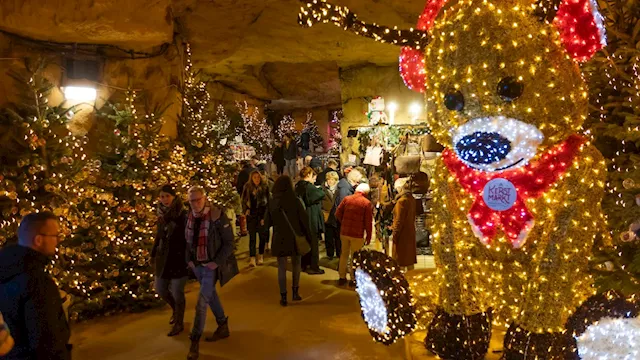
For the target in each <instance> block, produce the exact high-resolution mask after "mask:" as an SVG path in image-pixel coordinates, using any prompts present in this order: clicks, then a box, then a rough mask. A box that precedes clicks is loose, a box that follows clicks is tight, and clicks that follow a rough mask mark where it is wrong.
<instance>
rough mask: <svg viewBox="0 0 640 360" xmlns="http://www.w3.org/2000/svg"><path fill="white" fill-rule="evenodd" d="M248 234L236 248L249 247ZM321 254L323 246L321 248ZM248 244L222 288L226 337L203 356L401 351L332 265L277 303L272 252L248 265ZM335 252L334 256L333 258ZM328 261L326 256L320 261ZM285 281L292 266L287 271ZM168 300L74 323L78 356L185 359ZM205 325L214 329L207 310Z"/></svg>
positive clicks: (368, 357) (359, 356) (371, 355)
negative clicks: (371, 329)
mask: <svg viewBox="0 0 640 360" xmlns="http://www.w3.org/2000/svg"><path fill="white" fill-rule="evenodd" d="M246 242H247V240H246V238H245V239H243V241H242V243H241V245H240V249H241V251H242V249H247V245H246ZM321 254H322V253H321ZM246 256H247V252H241V253H240V254H239V255H238V257H239V262H240V265H241V268H242V273H241V274H240V275H238V276H237V277H236V278H234V279H233V280H232V281H231V282H230V283H229V284H228V285H226V286H225V287H224V289H222V290H221V291H220V295H221V298H222V303H223V305H224V308H225V311H226V313H227V316H229V322H230V329H231V337H230V338H228V339H226V340H223V341H221V342H219V343H215V344H214V343H207V342H202V344H201V348H200V352H201V356H200V359H201V360H222V359H228V360H242V359H278V360H285V359H291V360H305V359H318V360H331V359H336V360H338V359H340V360H377V359H380V360H390V359H403V358H404V349H403V344H402V342H400V343H398V344H395V345H393V346H391V347H386V346H384V345H380V344H376V343H374V342H373V340H372V339H371V337H370V335H369V333H368V330H367V327H366V325H365V324H364V322H363V321H362V319H361V317H360V310H359V304H358V298H357V295H356V293H355V291H352V290H347V289H341V288H338V287H336V285H335V279H337V277H338V276H337V273H336V272H335V271H333V270H327V273H326V274H325V275H322V276H309V275H306V274H303V275H302V279H301V287H300V293H301V295H302V297H303V298H304V300H303V301H302V302H300V303H296V304H291V303H290V306H288V307H286V308H283V307H281V306H280V305H279V290H278V285H277V269H276V267H275V259H273V258H268V259H267V263H266V264H265V266H261V267H258V268H255V269H247V268H246V267H247V263H246ZM335 262H336V260H334V261H333V262H332V264H331V265H334V264H335ZM323 264H324V265H329V264H327V262H326V260H325V261H323ZM288 275H289V281H291V280H290V276H291V273H288ZM187 291H188V293H187V313H186V323H187V324H186V325H187V327H188V328H190V327H191V324H192V323H193V316H194V310H193V308H194V306H195V301H196V295H197V291H198V287H197V284H189V285H187ZM170 315H171V314H170V309H169V307H168V306H167V307H165V308H163V309H159V310H151V311H148V312H145V313H142V314H129V315H120V316H115V317H111V318H106V319H99V320H93V321H89V322H85V323H82V324H78V325H76V326H74V329H73V337H72V342H73V344H74V354H73V358H74V359H75V360H78V359H79V360H85V359H87V360H102V359H109V360H132V359H135V360H152V359H153V360H169V359H184V358H186V354H187V351H188V348H189V339H188V334H187V332H184V333H182V334H180V335H179V336H177V337H174V338H169V337H167V336H166V333H167V332H168V331H169V329H170V326H169V324H168V321H169V317H170ZM207 320H208V321H207V332H210V331H213V330H214V329H215V326H216V325H215V320H214V319H213V315H212V314H211V312H209V314H208V319H207Z"/></svg>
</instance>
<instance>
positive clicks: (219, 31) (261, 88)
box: [0, 0, 424, 109]
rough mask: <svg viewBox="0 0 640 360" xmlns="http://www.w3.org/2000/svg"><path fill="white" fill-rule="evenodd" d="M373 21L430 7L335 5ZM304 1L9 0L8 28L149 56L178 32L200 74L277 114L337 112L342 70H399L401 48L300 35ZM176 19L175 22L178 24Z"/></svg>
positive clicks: (4, 7)
mask: <svg viewBox="0 0 640 360" xmlns="http://www.w3.org/2000/svg"><path fill="white" fill-rule="evenodd" d="M333 2H334V3H336V4H338V5H346V6H348V7H350V8H351V9H352V10H353V11H354V12H356V13H357V14H358V15H359V17H360V18H361V19H363V20H365V21H367V22H377V23H379V24H386V25H397V26H399V27H405V28H408V27H411V26H414V25H415V22H416V19H417V17H418V15H419V14H420V12H421V11H422V8H423V6H424V0H407V1H394V0H376V1H371V0H334V1H333ZM301 5H302V3H301V2H300V1H298V0H216V1H198V0H153V1H150V0H3V1H1V2H0V29H2V30H5V31H9V32H13V33H17V34H20V35H24V36H29V37H33V38H38V39H46V40H53V41H64V42H88V43H101V44H117V45H119V46H123V47H130V48H136V49H140V48H146V49H151V48H152V47H154V46H158V45H160V44H162V43H165V42H170V41H171V39H172V35H173V32H174V30H175V31H176V32H178V33H179V34H180V36H181V37H182V38H183V39H184V40H187V41H189V42H191V43H192V49H193V55H194V62H195V65H196V67H200V68H202V69H204V70H205V71H206V72H207V73H208V74H210V75H211V79H212V80H216V81H219V82H220V83H221V84H223V86H224V87H225V89H226V90H227V91H229V92H236V93H239V94H245V95H250V96H252V97H255V98H257V99H261V100H266V101H268V100H277V101H276V102H275V103H274V107H276V108H280V109H282V108H309V107H314V106H322V105H335V104H339V99H340V89H339V84H338V70H337V69H338V68H343V67H349V66H352V65H356V64H366V63H372V64H376V65H391V66H397V58H398V54H399V48H398V47H395V46H392V45H387V44H378V43H375V42H373V41H372V40H369V39H365V38H361V37H359V36H356V35H353V34H349V33H346V32H344V31H343V30H341V29H339V28H337V27H335V26H333V25H330V24H318V25H316V26H314V27H312V28H310V29H305V28H301V27H300V26H299V25H298V23H297V14H298V11H299V8H300V6H301ZM174 19H175V20H174Z"/></svg>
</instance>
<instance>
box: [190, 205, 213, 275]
mask: <svg viewBox="0 0 640 360" xmlns="http://www.w3.org/2000/svg"><path fill="white" fill-rule="evenodd" d="M196 219H202V221H201V222H200V229H194V226H195V222H196ZM211 222H212V221H211V206H210V205H209V204H206V205H205V207H204V209H203V210H202V211H201V212H199V213H194V211H193V210H192V211H189V218H188V219H187V228H186V230H185V237H186V238H187V243H188V244H189V246H190V247H193V235H194V232H195V231H196V230H197V231H198V243H197V244H196V260H197V261H198V262H208V261H209V260H210V259H209V252H208V249H207V237H208V236H209V228H210V227H211V226H212V225H211Z"/></svg>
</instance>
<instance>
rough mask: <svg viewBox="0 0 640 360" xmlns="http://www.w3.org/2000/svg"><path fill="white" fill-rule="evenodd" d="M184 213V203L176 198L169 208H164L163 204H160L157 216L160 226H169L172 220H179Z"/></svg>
mask: <svg viewBox="0 0 640 360" xmlns="http://www.w3.org/2000/svg"><path fill="white" fill-rule="evenodd" d="M181 211H182V201H181V200H180V199H179V198H178V197H176V198H174V199H173V202H172V203H171V204H170V205H169V206H164V205H162V203H158V209H157V210H156V215H157V216H158V222H159V223H160V224H168V223H169V222H171V220H173V219H175V218H177V217H178V216H179V215H180V212H181Z"/></svg>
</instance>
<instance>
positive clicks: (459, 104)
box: [444, 90, 464, 111]
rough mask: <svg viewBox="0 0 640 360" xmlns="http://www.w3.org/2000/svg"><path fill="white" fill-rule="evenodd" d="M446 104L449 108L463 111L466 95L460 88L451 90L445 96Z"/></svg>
mask: <svg viewBox="0 0 640 360" xmlns="http://www.w3.org/2000/svg"><path fill="white" fill-rule="evenodd" d="M444 106H446V107H447V109H449V110H455V111H462V109H464V96H463V95H462V93H461V92H460V91H458V90H449V92H447V93H446V94H445V96H444Z"/></svg>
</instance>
